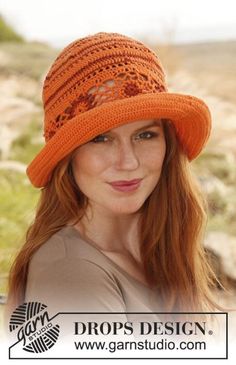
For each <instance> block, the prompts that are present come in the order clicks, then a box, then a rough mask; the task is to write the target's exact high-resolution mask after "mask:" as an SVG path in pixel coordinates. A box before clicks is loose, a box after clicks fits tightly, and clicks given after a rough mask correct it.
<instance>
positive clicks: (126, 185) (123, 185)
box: [110, 179, 142, 192]
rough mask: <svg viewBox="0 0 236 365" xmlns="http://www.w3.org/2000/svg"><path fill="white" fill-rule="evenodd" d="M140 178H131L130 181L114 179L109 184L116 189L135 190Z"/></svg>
mask: <svg viewBox="0 0 236 365" xmlns="http://www.w3.org/2000/svg"><path fill="white" fill-rule="evenodd" d="M141 180H142V179H136V180H132V181H131V182H120V181H115V182H113V183H110V185H111V186H112V187H113V188H114V189H115V190H118V191H124V192H125V191H133V190H136V189H137V188H138V187H139V185H140V183H141Z"/></svg>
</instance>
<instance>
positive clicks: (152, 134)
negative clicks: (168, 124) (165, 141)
mask: <svg viewBox="0 0 236 365" xmlns="http://www.w3.org/2000/svg"><path fill="white" fill-rule="evenodd" d="M148 135H149V137H144V139H151V138H152V137H155V136H157V133H155V132H142V133H140V134H139V136H148ZM141 138H142V137H141Z"/></svg>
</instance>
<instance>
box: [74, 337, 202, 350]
mask: <svg viewBox="0 0 236 365" xmlns="http://www.w3.org/2000/svg"><path fill="white" fill-rule="evenodd" d="M74 344H75V348H76V350H108V351H109V352H116V351H119V350H135V351H136V350H137V351H139V350H140V351H141V350H155V351H157V350H159V351H163V350H164V351H165V350H206V342H205V341H181V342H179V343H178V344H176V343H175V342H174V341H169V340H166V339H162V340H160V341H148V340H145V341H137V342H136V341H117V342H116V341H109V342H105V341H81V342H74Z"/></svg>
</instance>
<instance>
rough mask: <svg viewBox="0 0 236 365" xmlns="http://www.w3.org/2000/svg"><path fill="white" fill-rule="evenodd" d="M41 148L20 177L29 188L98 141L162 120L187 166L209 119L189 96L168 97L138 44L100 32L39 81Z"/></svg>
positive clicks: (151, 56)
mask: <svg viewBox="0 0 236 365" xmlns="http://www.w3.org/2000/svg"><path fill="white" fill-rule="evenodd" d="M42 99H43V107H44V133H43V135H44V138H45V146H44V147H43V148H42V150H41V151H40V152H39V153H38V154H37V155H36V157H35V158H34V159H33V161H31V163H30V164H29V165H28V167H27V170H26V173H27V175H28V177H29V179H30V181H31V183H32V184H33V185H34V186H35V187H44V186H46V185H47V183H48V182H49V181H50V179H51V176H52V172H53V170H54V168H55V167H56V165H57V163H58V162H59V161H60V160H61V159H63V158H64V157H65V156H67V155H68V154H69V153H70V152H72V151H73V150H74V149H75V148H77V147H78V146H80V145H82V144H84V143H86V142H88V141H90V140H92V139H93V138H94V137H96V136H97V135H99V134H101V133H104V132H106V131H109V130H110V129H112V128H115V127H118V126H120V125H122V124H126V123H130V122H133V121H137V120H147V119H148V120H149V119H160V118H163V119H168V120H169V121H170V122H171V123H172V124H173V126H174V128H175V131H176V135H177V138H178V141H179V143H180V145H181V147H182V150H183V152H184V153H185V154H186V155H187V157H188V159H189V161H191V160H192V159H194V158H195V157H196V156H197V155H198V154H199V153H200V152H201V150H202V149H203V147H204V146H205V144H206V142H207V140H208V138H209V135H210V130H211V114H210V111H209V108H208V106H207V105H206V104H205V102H204V101H203V100H201V99H199V98H197V97H195V96H192V95H184V94H177V93H173V92H169V91H168V88H167V83H166V74H165V71H164V68H163V66H162V64H161V61H160V59H159V57H158V56H157V54H156V53H155V52H154V51H153V50H152V49H150V48H149V47H147V46H146V45H145V44H143V43H142V42H140V41H139V40H135V39H133V38H131V37H128V36H126V35H123V34H119V33H106V32H99V33H96V34H92V35H87V36H86V37H83V38H79V39H76V40H75V41H73V42H71V43H70V44H68V45H67V46H66V47H65V48H64V49H63V50H62V51H61V52H60V53H59V55H58V56H57V58H56V59H55V60H54V62H53V63H52V65H51V67H50V68H49V70H48V72H47V75H46V77H45V80H44V84H43V90H42Z"/></svg>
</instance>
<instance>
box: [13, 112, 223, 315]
mask: <svg viewBox="0 0 236 365" xmlns="http://www.w3.org/2000/svg"><path fill="white" fill-rule="evenodd" d="M162 122H163V128H164V134H165V140H166V155H165V159H164V161H163V166H162V173H161V176H160V179H159V181H158V183H157V185H156V187H155V189H154V190H153V191H152V193H151V194H150V196H149V197H148V198H147V199H146V201H145V203H144V204H143V206H142V207H141V212H142V213H143V214H141V221H140V225H139V229H140V232H139V234H140V242H141V256H142V260H143V267H144V273H145V276H146V279H147V282H148V283H149V284H150V286H157V290H158V292H159V297H160V301H161V303H162V306H163V309H164V310H165V311H207V310H215V309H216V308H217V309H220V310H221V309H222V308H221V307H220V306H219V305H218V304H217V303H216V301H215V300H214V296H213V290H214V289H215V288H216V286H217V285H218V286H219V284H220V283H219V281H218V279H217V277H216V275H215V274H214V271H213V269H212V268H211V266H210V264H209V262H208V258H207V255H206V252H205V249H204V245H203V240H204V233H205V228H206V224H207V217H208V204H207V200H206V197H205V196H204V194H203V192H202V190H201V187H200V184H199V183H198V180H197V178H196V177H195V176H194V174H193V173H192V171H191V169H190V163H189V161H188V158H187V156H186V154H185V153H184V151H183V149H182V148H181V146H180V144H179V143H178V140H177V137H176V132H175V128H174V126H173V124H172V123H171V121H170V120H167V119H162ZM74 152H75V151H72V152H71V153H70V154H69V155H67V156H66V157H65V158H64V159H63V160H61V161H60V162H59V163H58V164H57V166H56V167H55V169H54V171H53V173H52V176H51V179H50V181H49V183H48V184H47V185H46V186H45V187H44V188H42V189H41V195H40V198H39V201H38V205H37V207H36V214H35V218H34V221H33V223H32V224H31V225H30V226H29V228H28V230H27V231H26V239H25V243H24V244H23V246H22V248H21V249H20V251H19V253H18V254H17V256H16V258H15V261H14V263H13V265H12V267H11V270H10V275H9V283H8V287H9V290H8V300H7V308H8V310H9V311H12V310H14V309H15V308H16V307H17V306H18V305H20V304H22V303H24V296H25V288H26V283H27V272H28V265H29V262H30V259H31V257H32V256H33V254H34V253H35V251H37V250H38V248H39V247H40V246H41V245H43V244H44V243H45V242H46V241H47V240H48V239H49V238H50V237H51V236H52V235H53V234H54V233H56V232H57V231H59V230H60V229H62V228H63V226H65V225H66V224H68V222H74V224H76V223H78V222H79V221H80V219H81V218H82V217H83V215H84V213H85V211H86V208H87V206H88V199H87V197H86V196H85V195H84V194H83V193H82V192H81V191H80V190H79V188H78V186H77V184H76V182H75V179H74V176H73V171H72V167H71V160H72V158H73V154H74Z"/></svg>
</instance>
